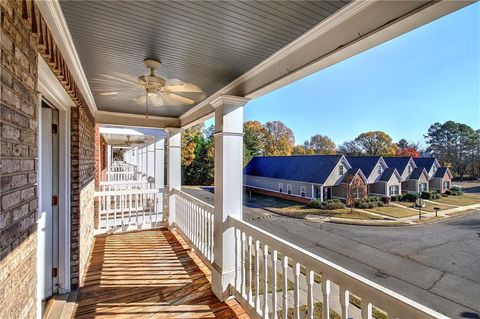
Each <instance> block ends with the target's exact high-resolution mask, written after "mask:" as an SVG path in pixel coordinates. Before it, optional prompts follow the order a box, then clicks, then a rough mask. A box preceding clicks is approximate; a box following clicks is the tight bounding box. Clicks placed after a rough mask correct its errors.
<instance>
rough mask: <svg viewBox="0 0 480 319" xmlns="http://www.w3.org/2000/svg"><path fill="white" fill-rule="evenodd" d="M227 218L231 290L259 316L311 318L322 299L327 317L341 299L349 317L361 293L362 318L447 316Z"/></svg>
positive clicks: (428, 318)
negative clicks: (376, 312) (376, 314)
mask: <svg viewBox="0 0 480 319" xmlns="http://www.w3.org/2000/svg"><path fill="white" fill-rule="evenodd" d="M186 206H187V207H188V205H186ZM229 224H230V227H233V228H234V231H235V238H236V244H235V255H236V276H235V283H233V288H234V290H235V296H236V298H237V300H238V301H239V302H240V304H242V305H243V306H244V308H245V309H247V310H250V311H251V312H256V315H257V316H260V317H263V318H269V317H270V318H275V319H276V318H277V316H278V315H279V314H281V315H282V318H287V317H290V316H287V314H288V313H290V314H291V312H292V311H293V314H294V316H293V317H294V318H295V319H299V318H304V317H305V318H311V319H313V318H314V316H315V310H314V307H315V303H316V302H315V300H320V302H321V303H322V312H323V318H330V313H331V308H332V307H331V303H332V302H337V304H338V301H339V305H338V307H337V308H339V310H340V311H339V312H340V316H341V318H343V319H347V318H351V314H349V308H350V310H353V309H351V308H353V307H349V305H350V294H352V295H354V296H355V297H358V298H360V299H361V310H360V317H361V318H362V319H372V316H373V314H372V313H373V307H376V308H378V309H381V311H384V312H386V313H387V316H388V319H395V318H398V319H404V318H405V319H433V318H437V319H438V318H445V319H446V318H448V317H446V316H444V315H442V314H440V313H437V312H435V311H433V310H431V309H429V308H427V307H425V306H423V305H420V304H419V303H417V302H415V301H413V300H410V299H408V298H406V297H404V296H402V295H400V294H398V293H395V292H393V291H391V290H389V289H387V288H385V287H383V286H381V285H379V284H376V283H374V282H372V281H370V280H368V279H366V278H364V277H362V276H359V275H357V274H355V273H353V272H351V271H349V270H347V269H345V268H343V267H340V266H338V265H336V264H334V263H332V262H330V261H328V260H325V259H323V258H321V257H319V256H316V255H314V254H312V253H310V252H308V251H306V250H304V249H302V248H300V247H297V246H295V245H293V244H291V243H289V242H287V241H285V240H283V239H281V238H278V237H276V236H274V235H272V234H270V233H268V232H265V231H264V230H262V229H260V228H257V227H255V226H252V225H250V224H248V223H246V222H244V221H241V220H238V219H236V218H233V217H230V218H229ZM279 264H280V265H281V267H279ZM279 275H280V276H282V278H283V279H282V287H278V283H279V280H278V278H279ZM292 277H293V278H292ZM285 278H292V281H290V279H288V280H285ZM292 282H293V289H292V288H291V287H290V288H289V285H291V283H292ZM319 286H321V287H319ZM318 288H320V289H318ZM262 289H263V290H262ZM292 290H293V291H292ZM265 292H268V293H265ZM292 292H293V298H292V295H291V293H292ZM333 292H335V294H336V295H333ZM302 306H303V307H302ZM305 310H306V311H305ZM279 311H280V312H279ZM357 312H358V309H357Z"/></svg>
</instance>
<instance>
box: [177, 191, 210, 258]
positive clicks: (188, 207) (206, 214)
mask: <svg viewBox="0 0 480 319" xmlns="http://www.w3.org/2000/svg"><path fill="white" fill-rule="evenodd" d="M170 196H175V224H176V226H177V229H179V230H180V233H181V234H182V236H183V237H184V238H185V237H186V238H185V239H187V240H188V241H189V242H190V244H191V245H192V246H193V247H194V248H195V249H196V250H197V251H198V252H200V253H201V255H202V256H201V257H203V258H204V259H205V260H206V261H208V262H213V206H212V205H209V204H207V203H205V202H202V201H201V200H199V199H197V198H195V197H193V196H191V195H189V194H187V193H185V192H182V191H180V190H178V189H174V190H173V191H172V192H171V193H170Z"/></svg>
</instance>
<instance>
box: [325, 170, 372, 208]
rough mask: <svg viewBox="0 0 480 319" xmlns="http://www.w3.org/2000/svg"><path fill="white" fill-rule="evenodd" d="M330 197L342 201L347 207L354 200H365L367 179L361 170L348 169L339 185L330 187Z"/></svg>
mask: <svg viewBox="0 0 480 319" xmlns="http://www.w3.org/2000/svg"><path fill="white" fill-rule="evenodd" d="M332 196H333V198H339V199H342V200H344V201H345V203H346V204H347V205H352V204H353V203H354V202H355V201H356V200H361V199H366V198H367V197H368V186H367V178H366V177H365V175H364V174H363V173H362V170H361V169H359V168H351V169H349V170H348V171H347V173H346V174H345V175H344V176H343V179H342V181H341V182H340V184H338V185H335V186H333V187H332Z"/></svg>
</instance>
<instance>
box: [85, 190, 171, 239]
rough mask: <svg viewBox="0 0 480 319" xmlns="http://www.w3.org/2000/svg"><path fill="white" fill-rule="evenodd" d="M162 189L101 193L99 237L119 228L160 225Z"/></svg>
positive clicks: (98, 221) (99, 201)
mask: <svg viewBox="0 0 480 319" xmlns="http://www.w3.org/2000/svg"><path fill="white" fill-rule="evenodd" d="M162 193H163V188H142V189H125V190H115V191H99V192H95V194H94V196H95V199H96V200H97V212H98V217H97V225H98V226H97V233H101V232H106V231H109V230H110V229H114V228H119V227H131V226H135V227H137V228H138V227H145V226H148V227H152V225H153V224H157V223H160V222H161V220H162V211H163V194H162Z"/></svg>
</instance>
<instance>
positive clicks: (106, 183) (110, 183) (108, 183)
mask: <svg viewBox="0 0 480 319" xmlns="http://www.w3.org/2000/svg"><path fill="white" fill-rule="evenodd" d="M148 183H149V182H148V181H147V180H146V179H145V180H135V181H102V182H100V184H99V185H100V186H108V185H135V184H148Z"/></svg>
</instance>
